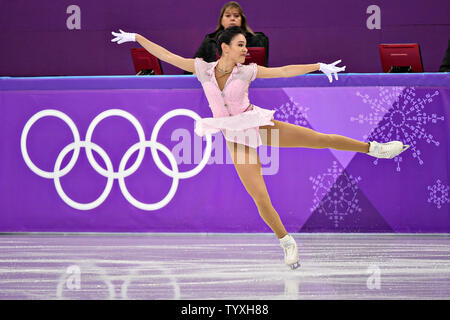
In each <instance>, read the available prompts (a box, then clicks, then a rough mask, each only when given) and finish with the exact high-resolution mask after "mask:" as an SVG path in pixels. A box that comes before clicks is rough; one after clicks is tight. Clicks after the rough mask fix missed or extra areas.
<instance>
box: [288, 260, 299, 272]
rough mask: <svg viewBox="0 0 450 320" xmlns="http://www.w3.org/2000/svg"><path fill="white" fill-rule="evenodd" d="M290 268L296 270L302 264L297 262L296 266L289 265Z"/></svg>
mask: <svg viewBox="0 0 450 320" xmlns="http://www.w3.org/2000/svg"><path fill="white" fill-rule="evenodd" d="M289 267H290V268H291V270H295V269H297V268H298V267H300V262H296V263H294V264H291V265H289Z"/></svg>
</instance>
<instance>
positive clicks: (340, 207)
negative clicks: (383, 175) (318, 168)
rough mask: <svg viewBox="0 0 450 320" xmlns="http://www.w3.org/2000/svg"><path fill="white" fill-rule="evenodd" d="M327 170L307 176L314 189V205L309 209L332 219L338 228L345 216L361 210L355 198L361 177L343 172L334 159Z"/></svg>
mask: <svg viewBox="0 0 450 320" xmlns="http://www.w3.org/2000/svg"><path fill="white" fill-rule="evenodd" d="M327 171H328V172H327V173H324V174H320V175H318V176H317V177H309V180H310V181H312V183H313V190H314V199H313V203H314V205H313V208H311V209H310V210H311V212H313V211H315V210H316V209H318V212H319V213H321V214H325V216H327V217H328V218H329V219H330V220H332V221H333V223H334V227H335V228H338V227H339V222H341V221H343V220H344V217H345V216H347V215H348V214H351V213H354V212H361V211H362V209H361V208H360V206H359V205H358V202H359V200H358V199H357V198H356V194H357V191H358V187H357V183H358V182H359V181H361V180H362V178H361V177H357V178H353V177H352V176H351V175H349V174H348V173H347V172H343V170H342V168H338V163H337V162H336V161H333V166H332V168H328V170H327ZM333 181H334V182H333Z"/></svg>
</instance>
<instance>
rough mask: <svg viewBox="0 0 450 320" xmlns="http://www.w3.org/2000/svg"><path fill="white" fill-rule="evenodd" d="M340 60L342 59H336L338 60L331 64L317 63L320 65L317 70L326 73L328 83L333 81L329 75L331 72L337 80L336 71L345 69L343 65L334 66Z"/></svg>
mask: <svg viewBox="0 0 450 320" xmlns="http://www.w3.org/2000/svg"><path fill="white" fill-rule="evenodd" d="M341 61H342V60H338V61H335V62H333V63H332V64H324V63H319V65H320V69H319V70H320V71H322V72H323V73H325V74H326V75H327V77H328V80H330V83H331V82H332V81H333V78H332V77H331V75H332V74H334V77H335V78H336V80H337V79H338V75H337V73H338V72H340V71H345V66H344V67H336V65H337V64H338V63H341Z"/></svg>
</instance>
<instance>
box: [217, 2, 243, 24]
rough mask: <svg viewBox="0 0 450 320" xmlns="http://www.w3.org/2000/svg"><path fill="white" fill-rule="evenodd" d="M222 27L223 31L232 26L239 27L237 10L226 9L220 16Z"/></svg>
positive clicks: (239, 15)
mask: <svg viewBox="0 0 450 320" xmlns="http://www.w3.org/2000/svg"><path fill="white" fill-rule="evenodd" d="M221 23H222V27H223V28H224V29H226V28H228V27H232V26H238V27H240V26H241V23H242V17H241V14H240V13H239V10H238V9H237V8H233V7H228V8H227V9H225V12H224V13H223V16H222V21H221Z"/></svg>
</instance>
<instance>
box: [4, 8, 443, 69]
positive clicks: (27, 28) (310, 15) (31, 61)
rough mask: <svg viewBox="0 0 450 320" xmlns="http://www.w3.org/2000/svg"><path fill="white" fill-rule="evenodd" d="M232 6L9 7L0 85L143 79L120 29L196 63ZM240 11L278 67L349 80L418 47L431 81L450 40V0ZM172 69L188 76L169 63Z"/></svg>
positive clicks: (272, 62) (169, 67)
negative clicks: (325, 66)
mask: <svg viewBox="0 0 450 320" xmlns="http://www.w3.org/2000/svg"><path fill="white" fill-rule="evenodd" d="M225 2H226V1H210V0H208V1H206V0H196V1H176V2H174V1H160V2H155V1H146V0H145V1H144V0H141V1H137V0H132V1H119V0H108V1H106V0H96V1H88V0H79V1H77V2H76V4H74V3H73V2H70V1H54V0H40V1H23V0H21V1H0V30H2V32H1V33H0V43H1V47H2V49H1V50H0V75H9V76H41V75H66V76H68V75H82V76H84V75H131V74H134V68H133V65H132V62H131V57H130V48H132V47H136V44H134V45H133V44H129V43H128V44H123V45H121V46H118V45H117V44H113V43H111V38H112V35H111V31H113V30H116V31H117V30H118V29H119V28H121V29H123V30H125V31H129V32H137V33H141V34H143V35H145V36H147V37H148V38H149V39H150V40H153V41H154V42H156V43H158V44H160V45H162V46H164V47H166V48H167V49H169V50H170V51H172V52H174V53H176V54H179V55H181V56H184V57H192V56H193V55H194V53H195V52H196V50H197V49H198V47H199V46H200V43H201V42H202V40H203V37H204V36H205V34H207V33H210V32H212V31H213V30H214V29H215V26H216V25H217V20H218V16H219V12H220V8H221V7H222V5H223V4H224V3H225ZM240 3H241V5H242V7H243V9H244V11H245V13H246V15H247V18H248V21H249V25H250V26H251V27H252V28H253V29H254V30H255V31H261V32H264V33H265V34H266V35H267V36H268V37H269V39H270V55H269V65H270V66H281V65H285V64H307V63H316V62H319V61H320V62H325V63H331V62H333V61H336V60H338V59H342V61H343V64H344V65H346V66H347V69H346V71H347V72H358V73H360V72H372V73H373V72H381V71H382V69H381V64H380V58H379V53H378V44H379V43H419V44H420V46H421V51H422V56H423V64H424V69H425V71H426V72H436V71H438V70H439V66H440V64H441V62H442V59H443V58H444V55H445V51H446V49H447V44H448V38H449V35H450V19H449V14H448V12H450V2H449V1H447V0H435V1H431V2H427V1H421V0H396V1H389V0H383V1H377V2H376V3H375V4H374V2H372V1H352V0H343V1H324V0H316V1H293V0H292V1H283V3H282V4H278V3H274V2H273V1H270V0H246V1H241V2H240ZM174 8H176V9H174ZM137 47H139V45H137ZM163 69H164V72H165V74H181V73H182V71H181V70H180V69H177V68H175V67H172V66H170V65H168V64H166V63H163Z"/></svg>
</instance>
